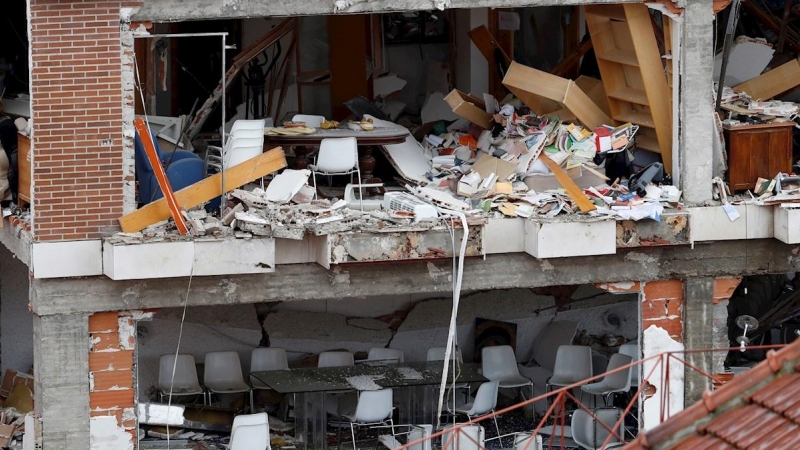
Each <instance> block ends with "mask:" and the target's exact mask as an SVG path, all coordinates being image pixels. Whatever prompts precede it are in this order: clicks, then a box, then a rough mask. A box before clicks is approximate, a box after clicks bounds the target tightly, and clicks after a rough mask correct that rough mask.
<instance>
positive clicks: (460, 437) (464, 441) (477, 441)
mask: <svg viewBox="0 0 800 450" xmlns="http://www.w3.org/2000/svg"><path fill="white" fill-rule="evenodd" d="M453 434H455V436H453ZM451 438H452V440H451ZM485 438H486V435H485V433H484V430H483V427H482V426H480V425H466V426H464V427H461V428H460V429H459V430H458V431H455V427H452V426H451V427H447V428H445V430H444V434H442V450H479V449H483V448H486V447H485V446H484V445H485Z"/></svg>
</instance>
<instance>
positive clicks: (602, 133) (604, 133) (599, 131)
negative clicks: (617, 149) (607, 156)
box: [594, 127, 611, 153]
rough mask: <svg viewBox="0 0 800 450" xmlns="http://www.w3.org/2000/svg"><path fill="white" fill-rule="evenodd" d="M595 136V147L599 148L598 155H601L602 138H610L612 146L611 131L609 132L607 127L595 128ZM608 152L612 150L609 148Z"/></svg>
mask: <svg viewBox="0 0 800 450" xmlns="http://www.w3.org/2000/svg"><path fill="white" fill-rule="evenodd" d="M594 135H595V138H594V145H595V147H596V148H597V153H600V151H601V150H602V146H601V145H600V139H601V138H608V141H609V146H610V141H611V130H609V129H608V128H606V127H600V128H595V130H594ZM606 150H610V148H608V149H606Z"/></svg>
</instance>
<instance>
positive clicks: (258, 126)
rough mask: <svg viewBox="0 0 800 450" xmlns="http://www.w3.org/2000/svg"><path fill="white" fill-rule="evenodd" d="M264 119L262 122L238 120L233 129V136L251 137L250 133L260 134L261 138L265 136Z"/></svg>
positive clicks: (231, 133)
mask: <svg viewBox="0 0 800 450" xmlns="http://www.w3.org/2000/svg"><path fill="white" fill-rule="evenodd" d="M264 123H265V121H264V119H261V120H237V121H236V122H234V123H233V126H232V127H231V131H230V135H231V136H240V135H244V134H247V135H250V134H251V133H250V132H253V134H255V132H258V133H260V134H261V136H263V135H264Z"/></svg>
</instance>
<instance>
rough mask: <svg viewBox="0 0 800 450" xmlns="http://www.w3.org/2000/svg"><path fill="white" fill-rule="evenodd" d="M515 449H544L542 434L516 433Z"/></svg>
mask: <svg viewBox="0 0 800 450" xmlns="http://www.w3.org/2000/svg"><path fill="white" fill-rule="evenodd" d="M514 450H542V436H540V435H538V434H537V435H533V434H532V433H530V432H528V433H516V434H514Z"/></svg>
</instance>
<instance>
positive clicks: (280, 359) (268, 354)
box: [250, 347, 289, 405]
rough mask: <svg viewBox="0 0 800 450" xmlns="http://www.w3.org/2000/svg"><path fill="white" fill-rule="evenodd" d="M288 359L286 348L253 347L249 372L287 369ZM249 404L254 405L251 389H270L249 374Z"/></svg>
mask: <svg viewBox="0 0 800 450" xmlns="http://www.w3.org/2000/svg"><path fill="white" fill-rule="evenodd" d="M288 369H289V361H288V360H287V359H286V350H285V349H282V348H279V347H259V348H256V349H253V353H252V354H251V355H250V372H259V371H263V370H288ZM250 385H251V386H252V389H251V390H250V404H251V405H255V399H254V398H253V391H254V390H257V389H271V388H270V387H269V386H267V385H266V384H264V383H263V382H262V381H261V380H259V379H258V378H256V377H254V376H252V375H250Z"/></svg>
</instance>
